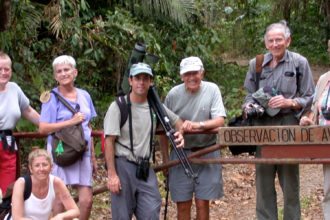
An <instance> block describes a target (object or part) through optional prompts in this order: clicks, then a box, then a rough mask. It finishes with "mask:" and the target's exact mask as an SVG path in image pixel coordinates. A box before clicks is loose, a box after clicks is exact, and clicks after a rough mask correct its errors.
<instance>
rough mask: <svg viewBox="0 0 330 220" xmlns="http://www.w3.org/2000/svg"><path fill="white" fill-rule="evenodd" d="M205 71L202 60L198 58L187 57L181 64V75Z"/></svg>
mask: <svg viewBox="0 0 330 220" xmlns="http://www.w3.org/2000/svg"><path fill="white" fill-rule="evenodd" d="M201 69H204V67H203V63H202V61H201V59H199V58H198V57H187V58H184V59H182V61H181V63H180V75H183V74H185V73H187V72H190V71H199V70H201Z"/></svg>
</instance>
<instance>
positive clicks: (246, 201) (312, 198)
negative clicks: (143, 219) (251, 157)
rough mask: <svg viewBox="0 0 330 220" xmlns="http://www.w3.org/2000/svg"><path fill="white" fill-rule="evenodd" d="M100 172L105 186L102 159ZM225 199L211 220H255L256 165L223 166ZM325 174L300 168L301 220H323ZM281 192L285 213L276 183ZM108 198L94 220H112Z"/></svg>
mask: <svg viewBox="0 0 330 220" xmlns="http://www.w3.org/2000/svg"><path fill="white" fill-rule="evenodd" d="M98 161H99V165H100V166H99V171H98V175H97V177H96V179H95V185H104V184H106V176H107V175H106V172H105V170H104V168H103V166H102V165H103V159H102V158H99V159H98ZM223 180H224V193H225V195H224V197H223V198H222V199H220V200H216V201H212V202H211V206H210V219H211V220H254V219H256V217H255V196H256V192H255V181H254V180H255V169H254V165H253V164H236V165H234V164H225V165H224V166H223ZM162 186H163V183H161V182H160V191H161V193H162V195H163V205H162V210H161V217H160V219H164V217H163V214H164V207H165V199H164V197H165V196H164V191H163V187H162ZM322 186H323V173H322V165H316V164H309V165H300V200H301V208H302V220H319V219H320V220H321V219H322V209H321V201H322V199H323V190H322ZM276 187H277V192H278V204H279V205H278V207H279V212H280V213H281V211H282V210H283V209H282V207H283V197H282V192H281V189H280V187H279V184H278V181H276ZM109 203H110V199H109V194H108V193H107V192H106V193H103V194H100V195H97V196H95V197H94V204H93V210H92V216H91V218H90V219H92V220H100V219H112V218H111V212H110V210H109ZM176 214H177V213H176V206H175V204H174V203H173V202H171V201H170V202H169V206H168V213H167V216H168V219H169V220H172V219H176ZM195 214H196V210H195V207H193V210H192V216H193V219H195V218H194V216H195Z"/></svg>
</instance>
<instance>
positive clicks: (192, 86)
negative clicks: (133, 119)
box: [161, 57, 226, 220]
mask: <svg viewBox="0 0 330 220" xmlns="http://www.w3.org/2000/svg"><path fill="white" fill-rule="evenodd" d="M180 76H181V80H182V81H183V83H182V84H180V85H177V86H175V87H174V88H172V89H171V90H170V92H169V93H168V95H167V96H166V99H165V105H166V106H167V107H168V108H169V109H170V110H172V111H173V112H174V113H176V114H178V115H179V116H180V118H181V119H182V120H184V122H183V125H182V129H183V131H185V132H202V131H205V130H209V129H213V128H217V127H220V126H223V125H224V118H225V117H226V112H225V108H224V106H223V102H222V97H221V93H220V90H219V87H218V86H217V85H216V84H214V83H211V82H207V81H203V77H204V66H203V63H202V61H201V59H200V58H198V57H187V58H184V59H183V60H182V61H181V63H180ZM184 138H185V147H184V151H185V152H186V153H187V154H191V153H192V152H195V151H197V150H200V149H203V148H206V147H209V146H212V145H214V144H215V143H216V139H217V136H216V134H186V135H185V136H184ZM161 140H162V149H163V152H162V153H163V160H164V161H165V162H166V161H167V160H168V158H169V155H168V144H167V143H166V139H165V138H164V137H163V138H162V139H161ZM217 157H220V151H214V152H211V153H208V154H206V155H204V156H203V158H217ZM170 159H171V160H174V159H177V155H176V154H175V151H174V150H172V151H171V153H170ZM192 169H193V171H194V172H195V173H196V174H197V175H198V179H197V181H195V180H194V179H193V178H190V177H188V176H187V175H185V170H184V168H183V167H182V166H180V165H178V166H175V167H172V168H170V170H169V188H170V192H171V198H172V200H173V201H174V202H176V204H177V217H178V219H180V220H182V219H192V218H191V206H192V199H193V197H195V204H196V210H197V219H209V200H214V199H219V198H220V197H222V196H223V189H222V187H223V183H222V170H221V165H220V164H203V165H197V164H194V165H192Z"/></svg>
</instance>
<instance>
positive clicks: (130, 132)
mask: <svg viewBox="0 0 330 220" xmlns="http://www.w3.org/2000/svg"><path fill="white" fill-rule="evenodd" d="M130 94H131V93H128V94H127V107H128V125H129V129H128V130H129V141H130V144H131V151H132V154H133V156H134V148H133V125H132V103H131V98H130Z"/></svg>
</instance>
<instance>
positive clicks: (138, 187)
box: [104, 63, 184, 220]
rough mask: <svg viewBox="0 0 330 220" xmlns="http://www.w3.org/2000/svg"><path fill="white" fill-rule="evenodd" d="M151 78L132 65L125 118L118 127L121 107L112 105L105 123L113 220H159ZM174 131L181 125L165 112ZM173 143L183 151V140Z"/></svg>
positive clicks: (146, 67) (143, 68)
mask: <svg viewBox="0 0 330 220" xmlns="http://www.w3.org/2000/svg"><path fill="white" fill-rule="evenodd" d="M152 79H153V74H152V70H151V68H150V66H149V65H148V64H145V63H137V64H133V65H132V66H131V68H130V71H129V78H128V82H129V85H130V87H131V90H130V92H129V93H128V94H127V95H126V96H125V97H124V98H125V104H127V108H128V118H127V120H126V121H125V122H124V124H123V126H121V120H122V117H121V113H123V112H122V110H121V109H120V108H121V106H119V105H118V104H117V102H115V101H114V102H112V103H111V105H110V107H109V109H108V111H107V113H106V116H105V119H104V134H105V158H106V164H107V168H108V188H109V190H110V192H111V210H112V219H127V220H128V219H132V216H133V214H134V215H135V216H136V218H137V219H152V220H156V219H157V220H158V219H159V213H160V207H161V197H160V193H159V190H158V183H157V177H156V175H155V172H154V171H153V169H151V168H150V167H149V166H150V165H149V164H150V162H149V161H150V158H151V155H152V153H153V151H154V148H153V144H152V143H153V137H154V134H155V130H156V115H155V113H154V112H153V111H152V109H151V106H150V105H149V103H148V99H147V95H148V90H149V87H150V86H151V84H152ZM167 114H168V116H169V119H170V121H171V123H172V124H173V125H175V127H176V130H179V129H180V126H181V125H182V121H181V120H180V119H179V117H178V116H177V115H175V114H174V113H172V112H171V111H169V110H167ZM174 136H175V138H176V139H175V142H176V143H177V146H178V147H182V146H183V143H184V140H183V137H182V135H181V134H180V132H175V134H174Z"/></svg>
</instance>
